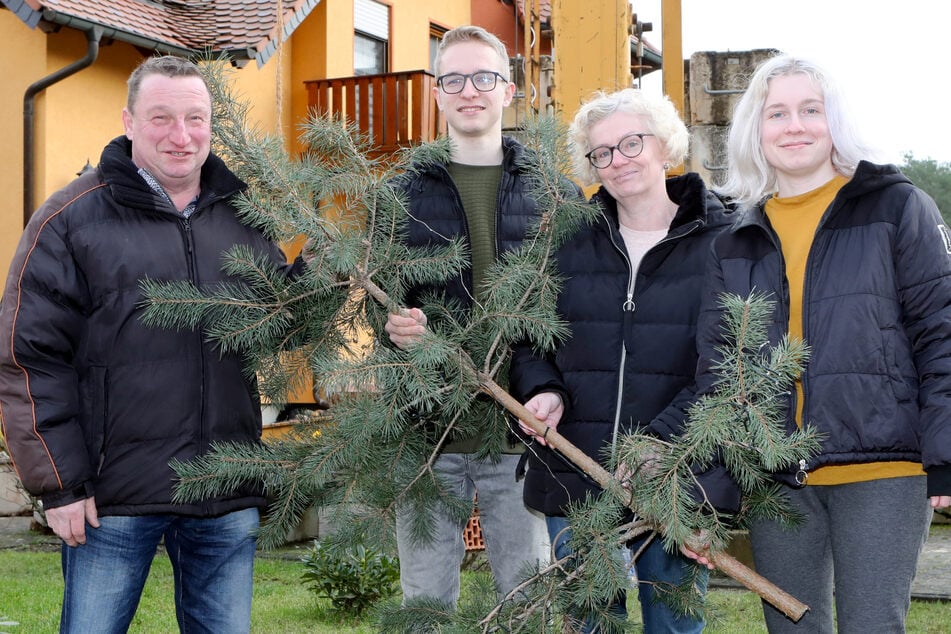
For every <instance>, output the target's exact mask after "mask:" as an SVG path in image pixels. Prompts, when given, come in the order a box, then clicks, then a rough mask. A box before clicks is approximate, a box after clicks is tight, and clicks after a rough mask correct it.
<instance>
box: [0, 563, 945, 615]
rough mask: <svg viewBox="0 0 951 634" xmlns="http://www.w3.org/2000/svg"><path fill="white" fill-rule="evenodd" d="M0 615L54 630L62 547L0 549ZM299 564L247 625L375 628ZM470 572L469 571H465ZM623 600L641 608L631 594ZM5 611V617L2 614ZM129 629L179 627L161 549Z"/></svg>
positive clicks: (257, 593)
mask: <svg viewBox="0 0 951 634" xmlns="http://www.w3.org/2000/svg"><path fill="white" fill-rule="evenodd" d="M0 571H2V573H0V574H2V583H0V623H2V622H3V621H4V620H11V621H17V622H18V623H19V625H17V626H12V625H6V626H4V625H0V632H4V633H9V634H47V633H54V632H56V631H57V625H58V622H59V605H60V596H61V593H62V580H61V576H60V571H59V554H58V553H54V552H27V551H16V550H0ZM302 572H303V567H302V565H301V564H300V563H299V562H298V561H297V560H296V559H295V555H294V554H293V552H290V553H288V552H287V551H284V552H283V553H281V554H280V555H279V554H265V555H263V556H260V557H258V559H257V563H256V565H255V579H254V584H255V585H254V604H253V607H252V626H251V630H252V632H254V633H255V634H258V633H260V634H271V633H274V634H278V633H280V634H288V633H295V632H307V633H309V634H310V633H313V634H332V633H338V632H339V633H353V634H358V633H364V632H366V633H369V632H374V631H375V629H374V627H373V624H372V622H370V621H366V622H364V623H359V622H353V621H349V620H345V621H342V622H341V621H339V620H336V619H335V617H334V615H333V613H332V612H330V611H329V609H328V605H329V604H328V603H327V602H325V601H322V600H317V599H316V598H315V597H314V595H313V594H312V593H311V592H310V591H309V590H308V589H307V588H306V587H305V586H303V585H302V584H301V582H300V575H301V573H302ZM466 574H467V575H468V574H470V573H466ZM708 597H709V604H710V606H711V608H712V611H713V618H712V619H711V623H710V626H709V627H708V628H707V630H706V631H707V632H711V633H713V634H717V633H720V634H751V633H763V632H766V628H765V627H764V626H763V624H762V615H761V613H760V605H759V601H758V600H757V598H756V597H755V596H754V595H752V594H751V593H749V592H746V591H741V590H729V589H713V590H711V591H710V593H709V595H708ZM628 608H629V610H630V612H631V614H633V615H636V614H638V609H639V608H638V606H637V600H636V598H631V599H630V602H629V605H628ZM4 617H5V618H4ZM949 623H951V604H949V603H942V602H919V601H915V602H913V604H912V608H911V613H910V615H909V623H908V632H909V633H910V634H941V633H944V632H948V631H949ZM130 631H131V632H138V633H152V632H155V633H161V634H166V633H169V632H175V631H177V626H176V623H175V613H174V607H173V605H172V578H171V566H170V565H169V563H168V559H167V558H166V557H164V556H159V557H157V558H156V560H155V564H154V565H153V567H152V573H151V575H150V576H149V581H148V584H147V585H146V588H145V593H144V595H143V597H142V603H141V604H140V606H139V611H138V613H137V615H136V618H135V620H134V621H133V623H132V628H131V630H130Z"/></svg>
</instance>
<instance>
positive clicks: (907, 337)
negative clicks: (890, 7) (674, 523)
mask: <svg viewBox="0 0 951 634" xmlns="http://www.w3.org/2000/svg"><path fill="white" fill-rule="evenodd" d="M852 120H853V119H852V117H851V116H849V114H848V112H847V111H846V110H845V108H844V107H843V103H842V98H841V96H840V93H839V91H838V89H837V87H836V84H835V82H834V81H833V80H832V79H831V78H830V77H829V76H828V74H827V73H826V72H825V71H824V70H822V69H821V68H820V67H818V66H816V65H815V64H814V63H812V62H809V61H806V60H802V59H798V58H794V57H789V56H778V57H774V58H771V59H769V60H767V61H766V62H764V63H763V64H762V65H761V66H760V68H759V69H757V71H756V73H755V74H754V75H753V78H752V79H751V81H750V85H749V87H748V88H747V90H746V93H745V94H744V95H743V97H742V98H741V99H740V101H739V102H738V103H737V107H736V111H735V113H734V117H733V124H732V126H731V128H730V133H729V141H728V146H727V156H728V165H729V171H728V178H727V181H726V183H725V185H724V187H723V192H724V193H725V194H727V195H728V196H730V197H731V198H733V199H734V200H735V201H736V203H737V206H738V212H737V216H738V218H737V221H736V224H735V225H734V226H733V227H732V228H731V229H730V230H728V231H726V232H724V233H722V234H721V235H720V236H719V237H718V238H717V240H716V241H715V243H714V256H715V263H711V266H710V277H709V279H710V284H709V289H710V293H709V295H708V296H707V297H706V298H705V300H704V304H703V310H702V311H701V316H700V326H699V335H698V340H699V342H700V346H701V347H700V352H701V368H700V370H701V372H700V374H698V388H699V389H700V390H702V391H705V390H706V389H708V387H709V385H710V383H711V382H712V381H713V380H714V378H715V377H714V375H713V371H712V370H711V366H712V364H713V363H715V362H716V360H717V357H718V355H717V352H716V350H717V347H718V346H719V345H722V343H723V341H722V336H721V331H720V329H719V328H718V327H717V325H716V324H717V322H718V321H719V319H720V314H719V310H718V308H717V306H716V304H715V302H716V297H717V295H718V294H719V293H720V292H724V291H725V292H730V293H736V294H739V295H741V296H745V295H747V294H748V293H749V292H750V291H751V290H753V289H755V290H756V291H758V292H761V293H770V294H772V296H773V299H775V300H776V301H777V306H776V309H775V312H774V314H773V320H772V323H771V325H770V328H769V336H770V340H771V342H772V343H774V344H775V343H777V342H778V341H780V340H781V339H782V338H783V337H785V336H786V335H787V334H788V335H791V336H795V337H801V338H803V339H805V341H806V343H807V344H809V345H810V347H811V350H812V353H811V356H810V360H809V363H808V365H807V366H806V368H805V370H804V372H803V374H802V376H801V377H800V380H799V381H797V382H796V389H795V390H791V391H790V394H789V404H788V409H787V419H786V428H787V429H788V430H789V431H790V432H792V431H794V430H796V429H797V427H802V426H810V427H812V428H814V429H816V430H817V431H818V432H819V433H820V434H822V449H821V451H820V453H819V455H817V456H814V457H811V458H806V459H803V460H801V461H799V463H798V464H797V465H796V466H795V467H794V468H791V469H790V470H789V472H787V473H777V474H776V478H777V479H778V480H780V481H781V482H784V483H786V484H788V485H790V486H789V487H788V488H786V489H785V492H786V494H787V495H788V497H789V500H790V502H791V503H792V505H793V506H794V507H795V508H796V509H797V510H798V511H799V512H800V513H801V514H802V516H803V517H804V520H803V521H802V522H801V523H800V524H799V525H797V526H796V527H793V528H789V527H787V526H784V525H780V524H779V523H778V522H774V521H768V522H760V523H758V524H755V525H754V526H753V527H752V529H751V531H750V537H751V541H752V546H753V558H754V561H755V563H756V568H757V571H758V572H760V573H761V574H763V575H764V576H765V577H767V578H768V579H770V580H771V581H773V582H774V583H776V584H777V585H779V586H780V587H782V588H783V589H784V590H786V591H788V592H790V593H791V594H793V595H794V596H795V597H796V598H798V599H799V600H800V601H803V602H804V603H806V604H808V605H809V608H810V609H809V611H808V612H807V613H806V615H805V616H804V617H803V618H802V619H801V620H800V621H799V622H798V623H793V622H792V621H791V620H789V619H788V618H786V617H785V616H784V615H783V614H782V613H780V612H779V611H777V610H775V609H774V608H772V607H771V606H768V605H765V604H764V611H765V614H766V623H767V626H768V627H769V631H770V632H771V633H773V634H775V633H777V632H780V633H782V632H789V633H793V632H833V631H836V621H837V622H838V631H839V632H903V631H904V623H905V615H906V613H907V611H908V608H909V604H910V595H911V582H912V579H913V578H914V575H915V569H916V563H917V560H918V554H919V552H920V550H921V546H922V544H923V542H924V540H925V537H926V536H927V532H928V525H929V522H930V520H931V515H932V508H938V507H943V506H948V505H949V504H951V398H949V396H951V232H949V230H948V227H947V225H946V224H945V222H944V221H943V220H942V218H941V214H940V213H939V212H938V208H937V206H936V205H935V203H934V201H933V200H932V199H931V198H929V197H928V196H927V195H926V194H925V193H924V192H922V191H921V190H920V189H918V188H916V187H915V186H914V185H912V183H911V182H910V181H909V180H908V179H907V178H906V177H905V176H904V175H902V173H901V172H899V171H898V169H897V168H896V167H895V166H894V165H876V164H873V163H870V162H868V160H867V159H868V158H869V157H871V156H873V154H872V152H871V150H870V149H869V148H868V147H867V146H866V145H864V144H863V143H862V142H861V141H860V140H859V137H858V136H857V135H856V133H855V131H854V129H853V127H852ZM708 300H709V301H708Z"/></svg>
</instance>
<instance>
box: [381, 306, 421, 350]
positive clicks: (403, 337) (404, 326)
mask: <svg viewBox="0 0 951 634" xmlns="http://www.w3.org/2000/svg"><path fill="white" fill-rule="evenodd" d="M386 332H387V333H388V334H389V335H390V341H392V342H393V344H394V345H396V346H398V347H400V348H402V349H403V350H405V349H406V348H408V347H409V346H411V345H413V344H415V343H416V342H418V341H419V338H420V336H421V335H422V334H423V333H424V332H426V314H425V313H423V311H421V310H420V309H418V308H410V309H409V310H407V311H405V312H404V313H402V314H400V313H390V315H389V317H387V318H386Z"/></svg>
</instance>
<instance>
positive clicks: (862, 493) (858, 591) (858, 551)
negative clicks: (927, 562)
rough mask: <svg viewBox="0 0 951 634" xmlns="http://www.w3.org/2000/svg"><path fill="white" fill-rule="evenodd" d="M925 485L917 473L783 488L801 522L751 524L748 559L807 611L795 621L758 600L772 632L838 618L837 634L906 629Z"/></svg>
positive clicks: (924, 518) (890, 633) (817, 627)
mask: <svg viewBox="0 0 951 634" xmlns="http://www.w3.org/2000/svg"><path fill="white" fill-rule="evenodd" d="M925 485H926V482H925V477H924V476H917V477H905V478H887V479H883V480H872V481H869V482H856V483H853V484H838V485H831V486H807V487H805V488H803V489H798V490H788V489H787V492H788V493H789V497H790V500H791V502H792V504H793V505H794V506H795V507H796V508H798V509H799V511H800V512H802V513H803V514H804V515H805V516H806V521H805V523H804V524H802V525H801V526H799V527H798V528H795V529H791V530H787V529H783V528H782V527H780V526H779V525H778V524H776V523H775V522H762V523H759V524H757V525H755V526H754V527H753V528H752V530H751V531H750V541H751V542H752V546H753V560H754V562H755V565H756V570H757V572H759V573H760V574H761V575H763V576H765V577H766V578H767V579H769V580H770V581H772V582H773V583H775V584H776V585H778V586H779V587H781V588H782V589H784V590H786V591H787V592H789V593H790V594H792V595H793V596H794V597H796V598H797V599H799V600H800V601H802V602H804V603H805V604H807V605H808V606H809V608H810V609H809V611H808V612H806V614H805V616H803V618H802V619H800V621H799V623H793V622H792V620H790V619H789V618H787V617H786V616H784V615H783V614H782V613H781V612H779V611H778V610H776V609H775V608H773V607H772V606H770V605H768V604H766V603H765V602H764V604H763V611H764V613H765V615H766V625H767V627H768V628H769V631H770V634H785V633H787V632H788V633H790V634H803V633H805V632H809V633H810V634H826V633H828V634H833V633H834V632H836V627H835V621H836V620H837V621H838V632H839V634H851V633H855V634H875V633H877V632H881V633H883V634H896V633H900V632H904V631H905V616H906V615H907V614H908V608H909V606H910V603H911V582H912V580H913V579H914V577H915V569H916V567H917V564H918V555H919V553H920V552H921V547H922V545H923V544H924V542H925V540H926V539H927V536H928V527H929V525H930V523H931V516H932V511H931V507H930V506H929V504H928V498H927V496H926V488H925ZM833 590H834V593H833ZM833 594H834V602H835V616H833V607H832V606H833Z"/></svg>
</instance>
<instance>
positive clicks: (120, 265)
mask: <svg viewBox="0 0 951 634" xmlns="http://www.w3.org/2000/svg"><path fill="white" fill-rule="evenodd" d="M130 151H131V144H130V142H129V141H128V140H126V139H125V138H124V137H120V138H117V139H115V140H114V141H112V142H111V143H110V144H109V145H108V146H106V148H105V150H104V151H103V153H102V157H101V159H100V164H99V168H98V169H97V170H96V172H94V173H89V174H85V175H83V176H81V177H80V178H78V179H77V180H75V181H73V182H72V183H71V184H70V185H68V186H67V187H65V188H64V189H62V190H60V191H59V192H57V193H56V194H54V195H53V196H52V197H50V199H49V200H48V201H47V202H46V203H45V204H44V205H43V206H42V207H41V208H40V209H39V210H38V211H37V212H36V213H35V214H34V215H33V217H32V218H31V220H30V222H29V225H28V226H27V228H26V229H25V231H24V234H23V236H22V238H21V240H20V244H19V247H18V248H17V251H16V255H15V257H14V259H13V263H12V264H11V266H10V272H9V276H8V279H7V283H6V287H5V290H4V295H3V301H2V305H0V333H2V334H0V416H2V425H3V427H2V429H3V435H4V438H5V440H6V444H7V447H8V449H7V450H8V452H9V454H10V456H11V457H12V459H13V463H14V466H15V468H16V472H17V474H18V475H19V477H20V479H21V480H22V482H23V484H24V486H25V487H26V489H27V490H28V491H29V492H30V493H32V494H34V495H38V496H41V497H42V499H43V501H44V503H45V504H46V505H47V507H48V508H49V507H56V506H62V505H65V504H68V503H71V502H74V501H77V500H79V499H82V498H85V497H88V496H91V495H95V497H96V504H97V507H98V510H99V514H100V515H142V514H151V513H169V512H171V513H178V514H182V515H190V516H199V517H200V516H213V515H220V514H222V513H227V512H230V511H233V510H238V509H242V508H248V507H252V506H262V505H263V503H264V500H263V499H262V498H261V497H260V496H259V495H258V493H257V492H256V491H252V490H247V491H245V492H242V493H239V494H236V495H232V496H227V497H221V498H215V499H209V500H205V501H202V502H198V503H194V504H185V505H182V504H173V503H172V501H171V497H172V486H173V481H174V477H175V476H174V473H173V472H172V470H171V468H170V467H169V461H170V460H173V459H174V460H181V461H187V460H190V459H192V458H195V457H196V456H199V455H201V454H203V453H205V452H207V451H208V449H209V447H210V445H211V443H214V442H218V443H221V442H231V441H235V442H245V443H247V442H252V443H255V442H259V441H260V436H261V414H260V402H259V397H258V393H257V388H256V385H255V384H254V382H253V380H248V378H247V377H246V376H245V372H244V367H243V364H242V363H241V360H240V358H239V357H238V356H235V355H231V354H225V355H223V354H221V352H220V351H219V350H218V349H217V348H216V347H215V346H214V344H212V343H210V342H209V341H208V339H207V336H206V335H205V334H204V333H202V332H199V331H188V330H183V331H174V330H165V329H158V328H149V327H146V326H145V325H144V324H143V323H142V321H141V319H140V314H141V312H142V310H143V303H142V302H143V296H142V293H141V290H140V281H141V280H142V279H143V278H145V277H148V278H150V279H152V280H157V281H170V280H188V281H191V282H194V283H195V284H198V285H201V286H205V285H214V284H216V283H219V282H224V281H235V280H229V277H228V275H226V274H225V273H224V272H222V270H221V264H222V254H223V252H224V251H226V250H228V249H230V248H231V247H232V246H234V245H236V244H244V245H248V246H249V247H251V248H253V249H255V250H256V251H259V252H263V253H267V254H269V255H270V256H271V257H273V259H274V260H275V261H276V262H278V263H280V264H283V263H284V258H283V256H282V254H281V253H280V250H279V249H278V248H277V247H275V246H274V245H273V244H272V243H271V242H270V241H268V240H267V239H266V238H265V237H264V236H263V235H262V234H261V233H260V232H259V231H257V230H255V229H252V228H249V227H247V226H245V225H243V224H242V223H241V222H239V221H238V219H237V218H236V217H235V213H234V208H233V207H232V206H231V204H230V203H229V199H230V198H231V197H232V196H233V195H234V194H236V193H237V192H239V191H241V190H242V189H243V188H244V187H245V185H244V183H242V182H241V181H240V180H239V179H238V178H237V177H236V176H235V175H234V174H232V173H231V171H229V170H228V169H227V168H226V167H225V165H224V163H223V162H222V161H221V160H220V159H218V158H216V157H215V156H213V155H212V156H209V158H208V160H207V162H206V163H205V165H204V167H203V169H202V176H201V195H200V196H199V199H198V202H197V209H196V211H195V212H194V214H192V215H191V216H190V217H189V218H188V219H185V218H184V217H183V216H182V215H181V214H179V213H178V212H177V211H176V210H175V209H174V208H173V207H172V206H171V205H170V204H169V203H168V202H166V200H165V199H164V198H163V197H162V196H160V195H158V194H156V193H155V192H153V191H152V189H150V188H149V186H148V185H147V184H146V182H145V181H144V180H143V178H142V177H141V176H140V175H139V174H138V172H137V170H136V167H135V166H134V164H133V163H132V160H131V158H130Z"/></svg>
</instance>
